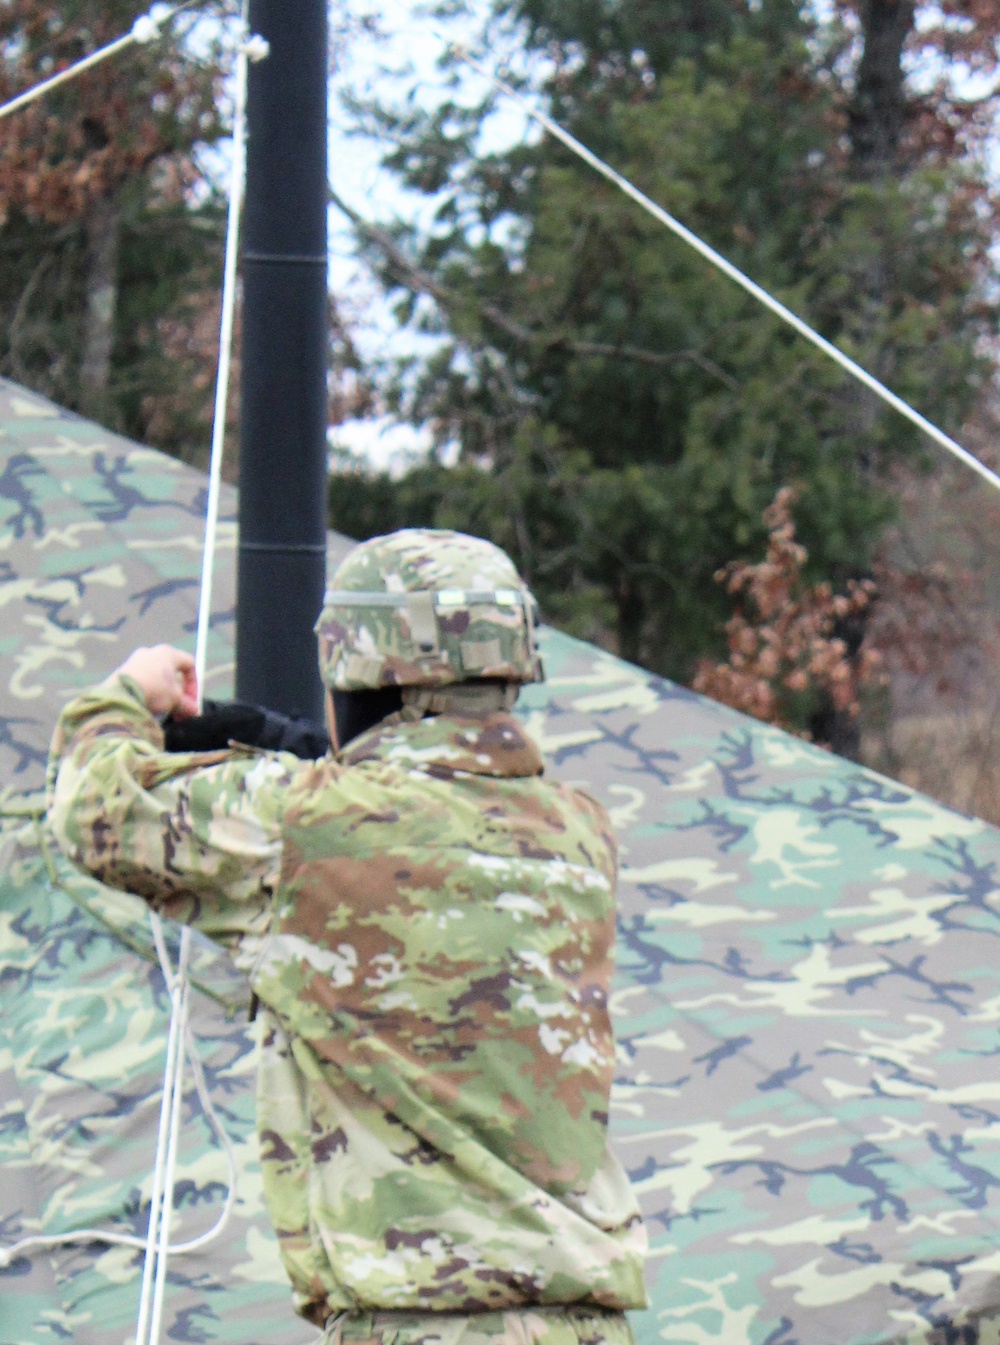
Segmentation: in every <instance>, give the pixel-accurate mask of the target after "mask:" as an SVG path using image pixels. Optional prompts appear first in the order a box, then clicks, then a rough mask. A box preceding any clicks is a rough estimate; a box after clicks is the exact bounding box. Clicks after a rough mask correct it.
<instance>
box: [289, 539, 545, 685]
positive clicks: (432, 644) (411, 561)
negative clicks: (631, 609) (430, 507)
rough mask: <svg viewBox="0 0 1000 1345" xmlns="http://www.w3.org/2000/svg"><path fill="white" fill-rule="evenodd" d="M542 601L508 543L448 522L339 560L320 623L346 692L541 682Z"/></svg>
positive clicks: (372, 543)
mask: <svg viewBox="0 0 1000 1345" xmlns="http://www.w3.org/2000/svg"><path fill="white" fill-rule="evenodd" d="M536 627H537V609H536V604H535V600H534V598H533V597H532V596H531V593H530V592H529V590H528V589H527V587H526V586H525V584H524V583H523V581H522V580H521V577H520V575H519V574H518V572H517V570H516V569H515V567H514V564H513V562H512V561H511V560H510V558H509V556H507V555H506V554H505V553H504V552H503V551H501V550H500V548H499V547H496V546H494V545H493V543H492V542H486V541H483V540H482V538H479V537H469V536H467V535H466V534H465V533H461V532H450V531H445V530H443V529H429V528H403V529H401V530H400V531H399V532H393V533H390V534H389V535H388V536H386V537H372V538H371V539H370V540H369V541H367V542H362V543H361V544H360V545H359V546H357V547H355V548H354V550H353V551H352V552H351V553H350V554H349V555H348V556H347V558H346V559H345V560H344V561H342V562H341V564H340V565H339V566H338V568H337V570H336V572H335V574H334V575H333V578H332V580H331V587H330V590H329V591H328V592H327V595H326V601H325V603H324V606H323V611H322V612H321V613H320V617H319V620H318V621H317V623H316V635H317V637H318V639H319V665H320V673H321V675H322V677H323V681H324V682H325V683H326V685H327V686H328V687H330V688H332V689H334V690H337V691H364V690H369V689H372V688H376V687H387V686H399V687H445V686H452V685H454V684H455V683H459V682H468V681H476V680H481V679H483V678H491V679H493V678H495V679H497V680H499V681H503V682H512V683H522V682H540V681H541V680H542V666H541V661H540V660H539V657H538V652H537V645H536V638H535V633H536Z"/></svg>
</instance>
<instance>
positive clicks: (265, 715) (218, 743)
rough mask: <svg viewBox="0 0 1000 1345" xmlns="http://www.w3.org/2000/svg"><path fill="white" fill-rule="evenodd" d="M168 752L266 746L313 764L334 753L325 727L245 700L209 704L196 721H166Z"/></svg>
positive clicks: (204, 704)
mask: <svg viewBox="0 0 1000 1345" xmlns="http://www.w3.org/2000/svg"><path fill="white" fill-rule="evenodd" d="M163 736H164V738H165V740H166V748H167V751H168V752H216V751H219V750H222V749H225V748H227V747H228V746H229V744H230V742H238V743H245V744H246V745H247V746H248V747H263V748H266V749H267V750H268V751H272V752H294V753H295V755H296V756H297V757H302V758H303V760H306V761H312V760H315V759H316V757H322V756H325V755H326V753H327V752H328V751H329V750H330V739H329V736H328V735H327V732H326V729H325V728H323V726H322V724H317V723H315V722H314V721H313V720H311V719H290V718H289V717H288V716H287V715H280V714H278V713H277V712H276V711H275V710H264V709H262V708H261V707H260V706H259V705H244V704H243V703H242V702H241V701H205V702H204V703H203V705H202V712H201V714H200V715H196V716H195V717H194V718H193V719H174V718H173V717H172V716H171V717H170V718H167V719H165V720H164V721H163Z"/></svg>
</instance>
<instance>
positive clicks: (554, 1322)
mask: <svg viewBox="0 0 1000 1345" xmlns="http://www.w3.org/2000/svg"><path fill="white" fill-rule="evenodd" d="M337 1329H338V1328H337V1327H334V1328H333V1330H334V1331H336V1330H337ZM339 1330H340V1334H341V1338H342V1339H343V1340H345V1341H350V1342H351V1345H362V1343H363V1345H422V1342H426V1341H427V1339H428V1332H427V1317H426V1315H424V1314H418V1313H406V1312H382V1313H379V1312H375V1313H360V1314H358V1315H357V1316H355V1317H352V1318H351V1319H349V1320H345V1321H344V1322H343V1323H342V1324H341V1325H340V1326H339ZM332 1334H333V1333H332V1332H330V1333H328V1336H327V1339H330V1337H331V1336H332ZM434 1340H435V1342H440V1345H633V1336H632V1332H631V1330H630V1328H629V1324H628V1319H627V1318H625V1317H623V1316H622V1315H621V1314H620V1313H616V1312H611V1311H604V1312H601V1311H600V1310H598V1309H595V1308H591V1307H587V1308H542V1307H539V1308H533V1309H531V1310H530V1311H520V1312H483V1313H480V1314H479V1315H478V1317H462V1316H457V1317H455V1318H454V1319H453V1320H451V1321H445V1322H443V1323H436V1324H435V1328H434Z"/></svg>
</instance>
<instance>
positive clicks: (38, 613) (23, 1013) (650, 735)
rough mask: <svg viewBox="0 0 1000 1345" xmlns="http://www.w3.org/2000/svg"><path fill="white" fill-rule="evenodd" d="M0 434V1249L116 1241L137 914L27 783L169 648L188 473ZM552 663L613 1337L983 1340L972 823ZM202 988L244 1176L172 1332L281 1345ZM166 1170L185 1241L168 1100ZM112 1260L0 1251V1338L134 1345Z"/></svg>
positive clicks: (988, 1130)
mask: <svg viewBox="0 0 1000 1345" xmlns="http://www.w3.org/2000/svg"><path fill="white" fill-rule="evenodd" d="M0 436H2V438H0V509H2V515H0V518H2V532H0V537H2V542H0V545H2V565H3V570H2V572H0V609H2V613H3V622H2V626H0V631H2V635H0V639H2V645H0V656H2V660H3V661H2V665H0V760H2V762H3V775H2V780H3V783H4V785H5V786H6V787H7V789H6V793H5V794H4V796H3V800H4V801H3V809H2V811H3V820H2V832H0V849H2V862H0V978H2V983H3V992H4V999H3V1007H4V1019H3V1021H4V1025H5V1031H4V1035H3V1038H2V1039H0V1161H2V1162H3V1171H4V1177H5V1180H4V1183H3V1190H2V1192H0V1245H6V1246H9V1245H11V1244H13V1243H14V1242H15V1241H17V1240H18V1239H20V1238H22V1237H24V1236H27V1235H29V1234H32V1233H38V1232H59V1231H67V1230H73V1229H79V1228H82V1227H95V1226H96V1227H98V1228H101V1229H115V1230H119V1231H123V1230H124V1231H127V1232H139V1233H141V1231H142V1229H143V1227H144V1223H145V1216H146V1212H147V1208H148V1199H149V1189H150V1169H151V1166H152V1154H153V1148H154V1143H155V1138H154V1137H155V1125H156V1111H157V1102H158V1096H157V1095H158V1090H159V1086H160V1082H159V1081H160V1074H161V1070H162V1055H163V1038H164V1030H165V1022H166V997H165V993H164V989H163V984H162V980H161V978H160V974H159V971H158V969H157V968H156V967H155V966H154V965H153V963H152V961H151V953H150V940H149V934H148V925H147V923H146V920H145V916H144V912H143V911H142V909H141V908H140V907H139V905H138V903H136V902H134V901H133V900H132V899H131V898H127V897H123V896H119V895H115V894H111V893H109V892H107V891H106V890H104V889H101V888H100V887H99V886H98V885H96V884H94V883H92V882H89V881H86V880H84V879H82V878H80V877H79V876H77V875H75V874H74V873H72V872H71V871H70V870H69V869H68V868H67V866H66V865H65V864H64V863H63V862H62V861H61V859H60V858H59V857H58V856H57V855H56V854H55V853H54V852H53V849H52V847H51V845H50V843H49V841H48V839H47V836H46V832H45V826H44V820H43V819H41V818H38V817H36V815H35V814H36V812H37V803H38V797H37V794H33V791H37V790H38V789H39V787H40V786H41V783H42V770H43V760H44V755H45V746H46V741H47V738H48V734H49V731H50V727H51V724H52V720H53V718H54V715H55V712H56V709H57V707H58V705H59V704H60V703H61V701H62V700H63V699H64V698H65V697H66V696H67V694H68V693H69V692H70V691H72V690H73V689H74V688H76V687H80V686H83V685H86V684H87V683H89V682H92V681H94V680H96V679H97V678H98V677H100V676H102V675H103V674H104V673H105V672H107V671H108V670H110V669H111V668H112V667H113V666H114V665H115V664H116V663H117V662H118V661H119V660H120V659H121V658H122V657H123V656H124V654H125V653H126V652H127V651H128V650H129V649H130V648H131V647H132V646H133V645H135V644H137V643H141V642H148V641H150V640H158V639H164V638H167V639H170V640H173V641H174V642H177V643H183V642H185V641H187V642H188V643H190V641H191V638H192V634H191V632H192V626H193V621H194V613H195V605H196V590H197V573H198V564H199V558H200V552H201V515H202V505H203V494H204V483H203V480H202V479H201V478H200V477H199V476H198V475H197V474H196V473H194V472H192V471H190V470H189V469H186V468H184V467H183V466H181V465H180V464H178V463H176V462H173V461H171V460H169V459H166V458H163V457H162V456H160V455H158V454H155V453H152V452H149V451H148V450H145V449H141V448H138V447H136V446H135V445H131V444H127V443H125V442H123V441H122V440H118V439H115V438H114V437H113V436H111V435H109V434H107V433H106V432H104V431H102V430H100V429H98V428H97V427H95V426H93V425H90V424H87V423H86V422H84V421H81V420H79V419H77V418H75V417H72V416H69V415H67V414H65V413H63V412H60V411H58V410H57V409H56V408H54V407H52V406H50V405H48V404H46V403H44V402H42V401H41V400H40V399H38V398H36V397H34V396H31V395H29V394H27V393H24V392H23V391H21V390H20V389H18V388H16V387H13V386H11V385H9V384H6V385H0ZM226 508H227V510H228V511H229V520H230V521H229V522H228V523H227V525H226V529H225V530H224V537H223V550H222V553H221V559H222V572H221V574H220V580H219V585H218V587H219V593H218V598H217V602H216V613H217V615H216V620H215V625H214V634H213V647H212V651H211V655H210V661H211V664H212V670H211V674H210V678H209V685H210V687H211V689H212V690H213V691H215V692H217V693H219V692H225V691H226V689H227V687H228V683H229V680H230V674H231V635H232V602H233V600H232V584H233V576H232V571H233V565H232V554H233V553H232V545H233V528H232V521H231V520H232V512H231V511H232V498H231V496H230V497H229V498H227V500H226ZM345 545H346V543H344V542H343V541H342V540H341V539H337V538H333V539H331V549H332V552H336V553H338V554H339V552H340V551H341V550H342V548H343V547H344V546H345ZM544 654H545V660H546V665H547V670H548V673H549V680H548V682H547V683H546V684H545V685H544V686H542V687H538V688H532V689H531V690H530V691H529V692H528V693H527V694H526V695H525V696H524V697H523V701H522V705H521V707H520V708H521V712H522V713H523V714H524V716H525V718H526V720H527V722H528V725H529V727H530V729H531V730H532V732H533V733H534V734H535V735H536V737H537V738H538V739H539V740H540V742H541V744H542V745H543V747H544V748H545V750H546V751H547V753H548V755H549V759H550V762H551V764H552V769H553V771H554V772H555V773H556V774H558V775H560V776H562V777H564V778H566V779H569V780H573V781H576V782H582V783H584V784H585V785H586V786H587V787H588V788H590V789H591V791H592V792H594V793H595V794H596V795H598V796H599V797H600V798H601V799H602V800H603V801H604V803H605V804H606V805H607V806H608V807H609V808H610V810H611V812H612V814H613V816H614V818H615V821H616V824H617V829H618V834H619V836H620V838H621V842H622V864H623V870H622V883H621V916H620V937H619V946H618V988H617V993H616V995H615V998H614V1006H613V1007H614V1012H615V1015H616V1022H617V1028H618V1032H619V1042H620V1045H619V1050H620V1072H619V1077H618V1080H617V1083H616V1088H615V1097H614V1113H613V1122H612V1124H613V1128H614V1134H615V1140H616V1144H617V1147H618V1150H619V1152H620V1154H621V1155H622V1157H623V1159H624V1161H625V1164H626V1166H627V1167H628V1169H629V1171H630V1172H631V1174H632V1176H633V1179H634V1181H635V1183H636V1186H637V1188H638V1190H639V1193H640V1196H641V1199H642V1203H643V1205H644V1208H645V1210H646V1213H647V1216H648V1219H649V1227H650V1234H651V1240H652V1246H653V1251H652V1257H651V1260H650V1266H649V1284H650V1289H651V1294H652V1307H651V1309H650V1310H649V1311H648V1312H646V1313H640V1314H636V1315H635V1321H634V1325H635V1328H636V1332H637V1336H638V1338H639V1340H640V1342H643V1343H644V1345H647V1343H648V1345H652V1343H653V1342H654V1341H665V1342H672V1343H674V1345H704V1343H705V1342H709V1341H720V1342H725V1345H883V1343H884V1345H888V1342H910V1343H912V1345H918V1343H920V1345H946V1342H963V1343H964V1342H975V1341H982V1342H986V1341H993V1342H997V1341H1000V1229H998V1226H997V1221H998V1218H1000V1079H997V1080H994V1079H993V1077H992V1072H991V1070H992V1067H990V1066H989V1062H990V1060H996V1059H998V1057H1000V1040H998V1035H997V1024H998V1023H1000V956H998V955H997V954H998V948H1000V942H993V940H997V939H998V936H1000V882H998V876H997V874H998V869H997V865H998V863H1000V836H998V834H997V833H996V832H995V831H994V830H992V829H991V828H989V827H987V826H986V825H984V824H982V823H980V822H976V821H970V820H969V819H966V818H962V817H959V816H957V815H955V814H953V813H949V812H947V811H945V810H944V809H942V808H940V807H938V806H937V805H935V804H934V803H932V802H930V801H929V800H928V799H925V798H921V797H920V796H918V795H915V794H913V793H911V792H909V791H907V790H905V789H903V788H901V787H900V786H898V785H895V784H893V783H891V782H890V781H888V780H885V779H882V778H879V777H877V776H875V775H872V774H871V773H869V772H866V771H863V770H860V769H858V768H856V767H853V766H850V765H848V764H846V763H844V762H842V761H838V760H837V759H836V758H834V757H832V756H829V755H828V754H826V753H824V752H821V751H818V750H816V749H814V748H812V747H809V746H807V745H805V744H803V743H801V742H799V741H797V740H795V739H792V738H789V737H787V736H786V735H784V734H782V733H778V732H775V731H772V730H770V729H767V728H764V727H762V726H761V725H759V724H756V723H754V722H752V721H749V720H746V719H744V718H742V717H740V716H739V715H736V714H733V713H731V712H730V711H728V710H725V709H722V708H720V707H719V706H716V705H714V704H711V703H710V702H707V701H704V700H702V699H700V698H698V697H696V696H694V695H692V694H691V693H689V692H687V691H684V690H682V689H680V688H678V687H675V686H672V685H670V684H669V683H666V682H663V681H660V680H659V679H657V678H653V677H650V676H647V675H646V674H644V673H642V672H640V671H639V670H638V669H636V668H633V667H630V666H629V665H627V664H624V663H622V662H620V661H618V660H616V659H613V658H610V657H608V656H607V655H604V654H602V653H600V652H599V651H597V650H595V649H594V648H592V647H590V646H586V645H583V644H580V643H578V642H576V641H573V640H570V639H568V638H566V637H564V636H561V635H559V634H557V633H555V632H551V631H549V632H547V633H546V635H545V640H544ZM196 980H197V982H198V985H199V987H200V988H199V990H198V992H197V993H196V995H195V1000H196V1024H195V1027H196V1034H197V1039H198V1052H199V1056H200V1058H201V1059H202V1060H203V1062H204V1067H205V1071H206V1074H207V1077H208V1082H209V1087H210V1090H211V1094H212V1097H213V1099H214V1100H215V1104H216V1106H217V1108H218V1110H219V1112H220V1114H221V1117H222V1119H223V1121H224V1124H225V1127H226V1129H227V1131H228V1133H229V1134H230V1136H231V1137H232V1140H233V1142H234V1144H235V1146H236V1151H237V1156H238V1161H239V1167H240V1170H241V1171H240V1181H239V1196H238V1201H237V1205H236V1209H235V1212H234V1216H233V1218H232V1220H231V1221H230V1223H229V1224H228V1226H227V1228H226V1230H225V1232H224V1233H223V1234H222V1236H221V1237H220V1238H219V1239H218V1240H217V1241H216V1242H215V1243H213V1244H212V1245H211V1246H210V1247H209V1248H207V1249H205V1250H204V1251H203V1252H199V1253H198V1254H197V1255H196V1256H193V1257H190V1258H184V1257H178V1258H176V1259H175V1260H174V1261H173V1262H172V1263H171V1272H170V1283H169V1287H168V1294H167V1309H166V1319H165V1338H166V1339H169V1340H171V1341H188V1342H195V1341H197V1342H232V1343H233V1345H237V1342H239V1345H265V1343H266V1345H284V1343H285V1342H287V1345H306V1342H307V1341H308V1339H309V1338H310V1335H311V1332H310V1328H308V1327H303V1326H302V1324H300V1323H298V1322H297V1321H296V1320H295V1319H294V1317H293V1316H292V1315H291V1313H290V1310H289V1308H288V1296H287V1291H286V1289H285V1287H284V1284H283V1282H282V1276H281V1271H280V1269H279V1267H278V1264H277V1259H276V1253H275V1248H274V1242H273V1237H272V1234H271V1232H270V1230H269V1227H268V1224H267V1220H266V1216H265V1214H264V1211H263V1209H262V1207H261V1198H260V1185H259V1178H258V1174H257V1168H256V1159H255V1152H254V1138H253V1125H252V1114H253V1088H252V1080H253V1029H252V1028H250V1027H249V1026H248V1025H247V1022H246V1015H245V1012H244V1010H245V1001H246V994H245V989H244V986H243V984H242V982H241V981H240V979H239V978H238V976H236V974H235V973H233V972H232V971H230V970H229V969H228V967H227V966H226V964H225V962H224V960H223V959H222V958H221V957H220V956H218V955H217V954H216V953H215V952H214V950H213V949H212V948H211V946H210V945H208V944H207V943H205V942H201V941H199V943H198V965H197V967H196ZM179 1177H180V1185H179V1196H180V1206H181V1213H180V1219H179V1228H178V1235H179V1236H191V1235H194V1234H196V1233H198V1232H200V1231H201V1230H202V1229H204V1228H206V1227H208V1226H209V1225H210V1224H211V1223H212V1222H213V1220H214V1218H215V1217H216V1215H217V1213H218V1211H219V1209H220V1207H221V1204H222V1201H223V1198H224V1194H225V1187H226V1165H225V1161H224V1158H223V1156H222V1154H221V1153H220V1151H219V1149H218V1146H217V1145H216V1144H215V1142H214V1141H213V1139H212V1136H211V1134H210V1133H209V1128H208V1127H207V1125H206V1123H205V1118H204V1117H203V1115H202V1112H201V1108H200V1106H199V1105H198V1102H197V1099H196V1098H195V1096H194V1094H193V1092H192V1093H190V1094H189V1095H188V1097H187V1099H186V1116H185V1129H184V1137H183V1141H182V1154H181V1161H180V1172H179ZM139 1261H140V1258H139V1256H138V1254H137V1253H135V1252H134V1251H132V1250H131V1249H128V1248H111V1249H109V1248H108V1247H107V1246H104V1245H101V1244H98V1243H89V1244H85V1245H81V1246H75V1247H70V1248H61V1249H52V1250H45V1251H41V1252H38V1251H36V1252H33V1253H32V1254H31V1255H30V1256H21V1257H19V1258H16V1259H14V1260H13V1262H12V1263H11V1264H10V1265H9V1266H7V1267H6V1269H3V1270H0V1345H36V1343H38V1345H40V1343H41V1342H55V1341H63V1342H66V1341H68V1342H71V1343H72V1345H98V1343H99V1345H108V1343H112V1345H119V1343H122V1345H124V1342H126V1341H129V1340H130V1339H131V1333H132V1332H134V1323H135V1314H136V1304H137V1298H138V1285H139Z"/></svg>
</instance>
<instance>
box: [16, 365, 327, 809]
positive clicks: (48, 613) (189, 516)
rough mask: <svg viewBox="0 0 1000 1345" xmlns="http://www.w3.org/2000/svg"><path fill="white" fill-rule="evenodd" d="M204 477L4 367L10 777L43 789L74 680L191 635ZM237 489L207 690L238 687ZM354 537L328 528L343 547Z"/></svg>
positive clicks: (22, 788)
mask: <svg viewBox="0 0 1000 1345" xmlns="http://www.w3.org/2000/svg"><path fill="white" fill-rule="evenodd" d="M206 502H207V480H206V477H205V476H204V474H203V473H201V472H199V471H196V470H195V469H194V468H191V467H188V466H186V465H185V464H184V463H182V462H180V461H178V460H177V459H176V458H170V457H168V456H167V455H166V454H164V453H158V452H156V451H155V450H154V449H149V448H143V447H142V446H141V445H140V444H135V443H133V442H131V441H130V440H128V439H123V438H121V436H119V435H116V434H112V433H111V432H110V431H109V430H105V429H102V428H101V426H99V425H95V424H94V423H93V422H92V421H88V420H84V419H82V418H81V417H80V416H76V415H73V414H72V413H71V412H69V411H65V410H63V409H62V408H60V407H58V406H55V405H54V404H53V403H52V402H48V401H46V400H45V399H44V398H43V397H39V396H38V395H37V394H35V393H33V392H28V391H27V390H26V389H24V388H21V387H18V385H17V384H15V383H10V382H8V381H7V380H5V379H0V611H2V626H0V630H2V634H0V782H2V783H3V784H4V785H8V786H13V787H14V788H15V789H17V790H18V791H19V792H28V791H30V790H32V789H37V788H39V787H40V785H41V783H42V780H43V778H44V762H45V754H46V749H47V745H48V738H49V735H50V733H51V730H52V724H53V723H54V721H55V718H56V715H57V714H58V712H59V709H60V707H61V705H62V704H63V703H64V702H65V701H66V699H67V698H68V697H69V696H70V695H72V694H73V692H74V691H77V690H81V689H82V688H83V687H85V686H87V685H89V684H91V683H93V682H94V681H95V680H97V679H99V678H100V677H102V676H104V675H105V673H107V672H110V671H111V669H113V668H115V667H116V666H117V665H118V664H119V663H120V662H121V661H122V660H123V659H124V658H125V657H126V655H127V654H128V653H129V651H130V650H131V649H134V648H135V647H136V646H137V645H140V644H156V643H157V642H158V641H160V640H163V639H166V638H169V639H171V640H174V641H176V642H178V643H185V644H186V645H187V646H189V647H192V646H193V643H194V631H195V624H196V620H197V613H198V591H199V586H200V573H201V556H202V551H203V545H204V535H205V509H206ZM235 502H236V496H235V492H234V491H233V490H232V489H231V488H230V487H226V486H224V487H223V489H222V496H221V506H220V526H219V533H218V541H217V547H216V556H217V560H216V573H215V582H214V585H213V602H212V638H211V639H210V641H209V650H208V672H207V676H206V691H207V693H208V694H209V695H216V696H222V695H226V694H229V692H230V690H231V684H232V672H233V664H232V657H233V655H232V648H233V634H234V631H233V623H234V617H235V559H236V553H235V546H236V503H235ZM348 545H349V544H348V543H347V542H346V540H344V539H342V538H336V537H331V552H332V554H333V555H334V556H339V555H341V554H342V553H343V551H344V550H345V549H346V548H347V546H348Z"/></svg>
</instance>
